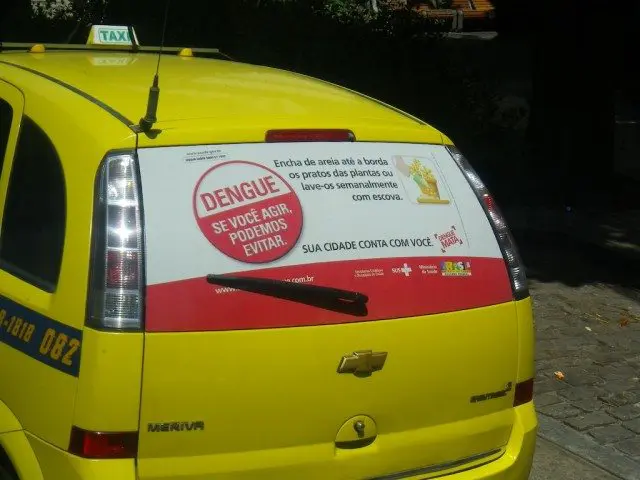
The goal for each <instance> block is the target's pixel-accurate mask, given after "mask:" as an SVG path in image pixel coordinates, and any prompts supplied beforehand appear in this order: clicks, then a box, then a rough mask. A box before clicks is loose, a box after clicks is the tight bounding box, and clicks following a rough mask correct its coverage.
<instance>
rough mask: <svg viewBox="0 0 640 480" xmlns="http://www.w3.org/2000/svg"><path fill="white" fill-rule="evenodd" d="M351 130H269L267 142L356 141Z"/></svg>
mask: <svg viewBox="0 0 640 480" xmlns="http://www.w3.org/2000/svg"><path fill="white" fill-rule="evenodd" d="M355 140H356V136H355V135H354V134H353V132H352V131H351V130H341V129H311V130H269V131H268V132H267V135H266V137H265V141H266V142H267V143H277V142H355Z"/></svg>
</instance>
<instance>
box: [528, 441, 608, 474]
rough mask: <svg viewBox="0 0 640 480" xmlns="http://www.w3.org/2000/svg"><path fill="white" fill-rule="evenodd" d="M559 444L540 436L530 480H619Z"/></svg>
mask: <svg viewBox="0 0 640 480" xmlns="http://www.w3.org/2000/svg"><path fill="white" fill-rule="evenodd" d="M618 478H619V477H614V476H612V475H610V474H608V473H607V472H605V471H604V470H601V469H600V468H598V467H596V466H594V465H592V464H591V463H588V462H587V461H585V460H583V459H582V458H580V457H578V456H576V455H574V454H572V453H570V452H567V451H566V450H564V449H562V448H560V447H558V446H557V445H555V444H553V443H551V442H548V441H546V440H543V439H542V438H538V444H537V446H536V456H535V459H534V462H533V469H532V471H531V476H530V477H529V480H556V479H557V480H618Z"/></svg>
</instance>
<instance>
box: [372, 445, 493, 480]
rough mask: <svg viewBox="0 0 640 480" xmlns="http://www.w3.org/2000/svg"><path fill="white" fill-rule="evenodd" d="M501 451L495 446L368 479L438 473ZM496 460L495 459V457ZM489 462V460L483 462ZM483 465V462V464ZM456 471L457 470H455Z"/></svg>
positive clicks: (376, 479) (401, 477)
mask: <svg viewBox="0 0 640 480" xmlns="http://www.w3.org/2000/svg"><path fill="white" fill-rule="evenodd" d="M500 452H502V448H496V449H494V450H491V451H489V452H484V453H478V454H476V455H472V456H470V457H466V458H461V459H459V460H453V461H451V462H445V463H439V464H436V465H429V466H428V467H422V468H416V469H414V470H405V471H404V472H398V473H392V474H390V475H383V476H382V477H373V478H369V479H368V480H401V479H403V478H407V477H415V476H416V475H425V474H426V475H428V474H430V473H438V472H440V471H442V470H450V469H452V468H456V467H462V466H464V465H466V464H467V463H472V462H477V461H478V460H482V459H485V458H488V457H491V456H493V455H495V454H497V453H500ZM495 460H497V459H495ZM490 461H493V460H490ZM485 463H489V462H485ZM483 465H484V464H483ZM479 466H480V465H474V466H473V467H470V468H476V467H479ZM456 473H458V472H456Z"/></svg>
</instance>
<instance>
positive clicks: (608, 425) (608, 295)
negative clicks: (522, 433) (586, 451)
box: [531, 281, 640, 478]
mask: <svg viewBox="0 0 640 480" xmlns="http://www.w3.org/2000/svg"><path fill="white" fill-rule="evenodd" d="M531 290H532V295H533V299H534V309H535V318H536V331H537V352H536V357H537V359H536V367H537V379H536V384H535V392H536V395H535V404H536V408H537V410H538V412H539V414H541V415H543V416H546V417H549V418H550V419H553V420H556V421H557V422H560V423H561V424H562V425H564V426H566V427H569V428H571V429H572V430H574V431H575V432H577V433H579V434H581V435H583V436H585V437H586V438H588V439H589V440H592V441H594V442H595V443H596V444H597V445H599V446H605V447H608V448H607V449H608V450H609V449H610V451H611V453H613V452H618V453H621V454H622V455H624V456H625V457H627V458H629V459H631V460H632V461H635V462H638V463H637V470H636V473H637V477H635V478H640V378H639V377H640V304H638V303H637V302H635V301H634V300H632V299H630V298H628V297H627V296H625V295H623V294H621V293H618V292H616V291H615V290H613V289H611V288H610V287H607V286H604V285H584V286H581V287H569V286H566V285H563V284H561V283H555V282H553V283H540V282H535V281H534V282H532V288H531ZM556 372H557V373H556ZM558 377H560V378H558ZM544 425H545V424H541V434H544ZM567 440H568V441H569V439H567ZM614 473H615V472H614ZM625 478H634V477H632V476H629V477H625Z"/></svg>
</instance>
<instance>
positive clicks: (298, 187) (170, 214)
mask: <svg viewBox="0 0 640 480" xmlns="http://www.w3.org/2000/svg"><path fill="white" fill-rule="evenodd" d="M139 159H140V171H141V183H142V190H143V195H142V196H143V198H144V209H145V231H146V232H145V233H146V238H147V245H146V247H147V259H146V261H147V282H148V301H149V305H148V306H147V315H148V318H147V325H148V326H150V327H151V328H152V329H153V328H154V326H155V328H157V329H174V328H176V325H175V324H174V323H175V322H173V321H172V320H171V319H170V316H168V315H167V314H166V308H171V309H175V308H179V307H178V304H182V302H183V300H184V299H188V301H187V300H184V304H183V307H184V309H186V312H185V311H183V312H181V313H180V317H181V318H182V320H181V323H180V325H179V327H180V328H185V329H190V328H205V327H206V328H207V329H209V328H214V329H215V328H221V329H225V328H262V327H265V326H271V327H274V326H297V325H303V324H325V323H340V322H346V321H356V320H358V319H353V318H347V317H348V315H346V314H340V313H336V312H329V311H323V309H322V308H315V309H312V308H311V307H309V306H308V305H307V306H301V305H297V304H294V303H293V302H287V301H286V300H282V299H277V298H265V297H264V296H261V295H258V294H255V293H250V292H246V291H241V289H236V288H232V287H229V286H225V285H224V283H225V282H222V283H221V284H220V285H217V286H216V285H211V284H210V283H207V282H206V281H204V279H205V278H206V276H207V275H212V274H213V275H234V276H238V275H240V276H243V277H247V276H249V277H253V278H263V279H272V280H278V281H282V280H284V281H287V282H292V283H296V284H309V285H318V286H326V287H333V288H337V289H345V290H349V291H355V292H360V293H362V294H364V295H366V296H367V297H368V298H369V304H368V308H367V312H366V314H365V315H363V316H364V319H365V320H366V319H368V320H375V319H382V318H392V317H402V316H410V315H420V314H428V313H434V312H437V311H446V310H451V309H456V308H467V307H468V306H469V305H470V304H472V305H475V304H477V303H478V302H480V303H482V302H485V303H488V304H490V303H491V302H496V301H497V300H501V299H503V298H509V297H510V295H511V290H510V287H509V284H508V276H507V275H506V274H505V269H504V265H503V261H502V254H501V252H500V249H499V247H498V245H497V242H496V241H495V238H494V237H493V233H492V230H491V227H490V226H489V224H488V222H487V220H486V217H485V216H484V213H483V211H482V208H481V206H480V205H479V203H478V201H477V198H476V197H475V194H474V193H473V191H472V190H471V188H470V187H469V185H468V183H467V181H466V179H465V178H464V177H463V175H462V173H461V172H460V170H459V169H458V167H457V165H456V164H455V162H454V161H453V160H452V158H451V157H450V155H449V153H448V152H447V151H446V149H445V148H444V147H442V146H437V145H416V144H386V143H348V144H347V143H345V144H336V143H284V144H258V145H256V144H244V145H243V144H239V145H222V146H221V145H217V146H198V147H172V148H161V149H158V148H155V149H149V150H145V149H142V150H141V151H140V152H139ZM505 280H506V282H505ZM487 282H490V283H487ZM483 285H484V286H483ZM447 289H450V290H447ZM460 289H466V290H471V291H474V289H475V293H472V294H470V295H468V296H466V297H465V299H460V298H457V299H456V296H457V297H459V295H454V294H452V295H451V296H447V295H448V293H447V292H455V291H460ZM478 289H479V290H478ZM428 290H431V292H432V293H431V294H427V293H425V292H427V291H428ZM416 292H418V294H416ZM443 293H444V294H446V295H445V297H443ZM431 295H433V297H432V298H428V299H427V297H430V296H431ZM169 299H172V300H169ZM185 313H186V314H185ZM265 316H266V317H269V318H268V319H265V318H264V317H265ZM256 317H258V318H256ZM276 317H277V319H275V318H276ZM274 319H275V320H274ZM359 320H362V318H361V319H359ZM172 322H173V323H172Z"/></svg>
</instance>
